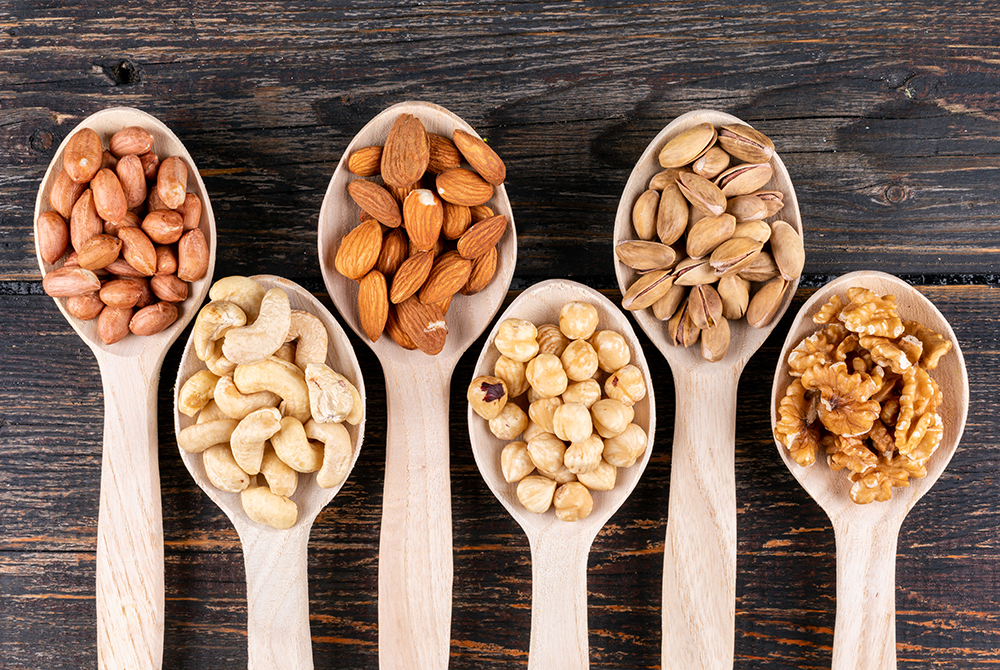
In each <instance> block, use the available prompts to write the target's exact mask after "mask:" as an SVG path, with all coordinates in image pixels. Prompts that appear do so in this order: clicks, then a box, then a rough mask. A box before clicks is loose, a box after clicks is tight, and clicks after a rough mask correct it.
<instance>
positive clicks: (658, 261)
mask: <svg viewBox="0 0 1000 670" xmlns="http://www.w3.org/2000/svg"><path fill="white" fill-rule="evenodd" d="M615 256H617V257H618V260H620V261H621V262H622V263H624V264H625V265H627V266H629V267H630V268H632V269H633V270H665V269H666V268H669V267H671V266H673V264H674V263H675V262H677V252H676V251H674V250H673V247H668V246H667V245H665V244H660V243H659V242H647V241H645V240H628V241H627V242H620V243H619V244H618V246H616V247H615Z"/></svg>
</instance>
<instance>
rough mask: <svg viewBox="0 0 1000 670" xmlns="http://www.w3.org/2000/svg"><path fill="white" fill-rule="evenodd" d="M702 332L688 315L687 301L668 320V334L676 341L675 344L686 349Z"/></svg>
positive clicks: (672, 340)
mask: <svg viewBox="0 0 1000 670" xmlns="http://www.w3.org/2000/svg"><path fill="white" fill-rule="evenodd" d="M700 333H701V331H700V330H699V328H698V327H697V326H696V325H694V322H692V321H691V317H690V316H689V315H688V307H687V303H686V302H685V303H682V304H681V306H680V308H679V309H678V310H677V311H676V312H675V313H674V315H673V316H672V317H670V320H669V321H667V335H669V336H670V340H671V342H673V343H674V346H678V347H684V348H685V349H686V348H687V347H690V346H691V345H692V344H694V343H695V342H697V341H698V335H699V334H700Z"/></svg>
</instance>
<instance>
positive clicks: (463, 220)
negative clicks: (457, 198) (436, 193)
mask: <svg viewBox="0 0 1000 670" xmlns="http://www.w3.org/2000/svg"><path fill="white" fill-rule="evenodd" d="M442 206H443V207H444V218H443V220H442V222H441V233H442V234H443V235H444V237H445V239H446V240H457V239H458V238H460V237H461V236H462V233H464V232H465V231H466V230H468V229H469V226H471V225H472V210H471V209H470V208H469V207H466V206H465V205H453V204H452V203H450V202H444V201H442Z"/></svg>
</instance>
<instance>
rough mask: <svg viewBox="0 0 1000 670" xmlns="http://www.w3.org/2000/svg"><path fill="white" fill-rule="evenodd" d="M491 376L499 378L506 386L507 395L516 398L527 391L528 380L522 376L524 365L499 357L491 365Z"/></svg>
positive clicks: (511, 359) (505, 357)
mask: <svg viewBox="0 0 1000 670" xmlns="http://www.w3.org/2000/svg"><path fill="white" fill-rule="evenodd" d="M493 376H494V377H499V378H500V379H502V380H503V381H504V383H505V384H506V385H507V393H509V394H510V397H511V398H516V397H518V396H520V395H521V394H523V393H524V392H526V391H527V390H528V387H529V385H528V380H527V378H526V377H525V376H524V363H522V362H521V361H515V360H514V359H513V358H508V357H507V356H501V357H500V358H498V359H497V362H496V363H494V364H493Z"/></svg>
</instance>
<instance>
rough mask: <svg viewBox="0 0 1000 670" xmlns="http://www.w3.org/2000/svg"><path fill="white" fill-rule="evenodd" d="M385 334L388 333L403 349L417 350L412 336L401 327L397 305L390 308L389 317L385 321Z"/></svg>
mask: <svg viewBox="0 0 1000 670" xmlns="http://www.w3.org/2000/svg"><path fill="white" fill-rule="evenodd" d="M385 332H386V333H388V335H389V337H391V338H392V341H393V342H395V343H396V344H398V345H399V346H401V347H403V348H404V349H409V350H411V351H412V350H413V349H416V348H417V345H415V344H414V343H413V340H411V339H410V336H409V335H407V334H406V332H405V331H404V330H403V328H402V326H400V325H399V317H398V316H397V315H396V307H395V305H390V306H389V313H388V317H387V318H386V320H385Z"/></svg>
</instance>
